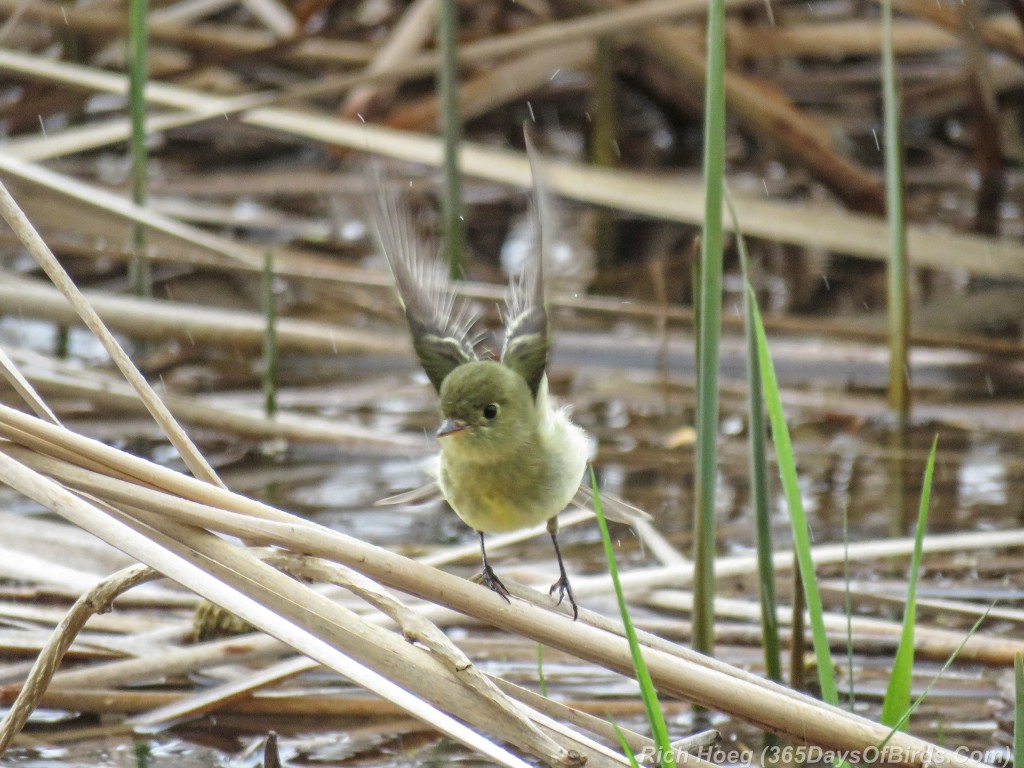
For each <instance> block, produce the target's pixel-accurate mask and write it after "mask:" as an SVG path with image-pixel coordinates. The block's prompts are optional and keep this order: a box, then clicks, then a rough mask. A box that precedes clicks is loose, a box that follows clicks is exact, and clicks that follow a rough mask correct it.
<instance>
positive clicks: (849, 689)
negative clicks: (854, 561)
mask: <svg viewBox="0 0 1024 768" xmlns="http://www.w3.org/2000/svg"><path fill="white" fill-rule="evenodd" d="M843 611H844V612H845V613H846V702H847V704H848V705H849V708H850V711H851V712H853V711H854V707H855V705H856V703H857V702H856V699H855V696H854V685H853V593H852V592H851V591H850V509H849V507H848V506H847V505H846V504H844V505H843Z"/></svg>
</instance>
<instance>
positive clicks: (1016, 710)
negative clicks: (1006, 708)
mask: <svg viewBox="0 0 1024 768" xmlns="http://www.w3.org/2000/svg"><path fill="white" fill-rule="evenodd" d="M1013 690H1014V697H1013V698H1014V701H1013V764H1014V765H1024V656H1021V655H1020V652H1017V653H1015V654H1013Z"/></svg>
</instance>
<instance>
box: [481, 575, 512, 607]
mask: <svg viewBox="0 0 1024 768" xmlns="http://www.w3.org/2000/svg"><path fill="white" fill-rule="evenodd" d="M480 583H481V584H483V585H484V586H485V587H487V588H488V589H489V590H491V591H492V592H496V593H497V594H498V595H499V596H500V597H502V598H503V599H504V600H505V602H506V603H509V604H511V603H512V600H511V599H510V595H509V591H508V588H507V587H506V586H505V585H504V584H502V583H501V579H499V578H498V576H497V574H495V573H494V570H493V569H492V568H491V566H489V565H485V566H484V570H483V572H482V573H481V574H480Z"/></svg>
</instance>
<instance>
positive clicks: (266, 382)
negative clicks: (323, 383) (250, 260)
mask: <svg viewBox="0 0 1024 768" xmlns="http://www.w3.org/2000/svg"><path fill="white" fill-rule="evenodd" d="M260 289H261V290H260V292H261V294H262V298H263V320H264V327H263V410H264V412H265V413H266V414H267V416H271V417H272V416H274V414H276V413H277V296H276V295H275V294H274V252H273V251H271V250H270V249H269V248H268V249H267V250H266V252H265V253H264V254H263V275H262V280H261V285H260Z"/></svg>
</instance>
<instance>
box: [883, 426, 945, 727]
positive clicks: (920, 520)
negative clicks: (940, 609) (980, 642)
mask: <svg viewBox="0 0 1024 768" xmlns="http://www.w3.org/2000/svg"><path fill="white" fill-rule="evenodd" d="M938 443H939V438H938V437H937V436H936V438H935V439H934V440H933V441H932V450H931V453H930V454H928V464H927V466H926V467H925V470H924V482H923V484H922V486H921V506H920V508H919V510H918V513H917V532H916V533H915V534H914V554H913V555H912V557H911V560H910V578H909V583H908V585H907V607H906V610H905V611H904V613H903V632H902V633H901V635H900V644H899V647H898V648H897V649H896V658H895V659H894V660H893V665H892V672H891V673H890V674H889V684H888V686H887V687H886V689H885V698H884V699H883V701H882V718H881V719H882V723H883V724H885V725H888V726H893V725H895V724H896V723H898V722H901V720H902V717H903V713H904V712H906V711H907V709H908V708H909V706H910V688H911V682H912V678H913V673H914V626H915V623H916V615H917V580H918V575H919V573H920V571H921V551H922V549H923V547H924V529H925V524H926V523H927V521H928V504H929V503H930V501H931V495H932V473H933V472H934V470H935V449H936V447H937V446H938ZM903 723H904V727H906V721H903Z"/></svg>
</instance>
